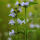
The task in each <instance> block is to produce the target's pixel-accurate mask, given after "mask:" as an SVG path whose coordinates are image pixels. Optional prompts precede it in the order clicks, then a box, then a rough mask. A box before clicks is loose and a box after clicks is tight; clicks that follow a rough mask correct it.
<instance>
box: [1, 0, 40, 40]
mask: <svg viewBox="0 0 40 40" xmlns="http://www.w3.org/2000/svg"><path fill="white" fill-rule="evenodd" d="M16 1H19V2H22V1H21V0H0V34H1V37H0V40H7V38H8V37H9V35H6V36H5V35H4V32H9V30H10V31H11V29H14V30H15V32H17V31H18V32H19V31H21V32H24V30H25V24H22V25H18V24H16V25H15V26H11V25H9V24H8V21H9V20H10V19H13V18H12V17H9V16H8V15H9V14H10V9H11V8H14V7H15V6H14V3H15V2H16ZM23 1H25V0H23ZM26 1H29V0H26ZM34 2H37V3H38V4H37V5H32V7H28V8H27V15H26V16H27V18H29V19H30V17H29V16H28V13H29V12H30V11H32V13H33V15H34V16H32V17H33V19H32V21H33V23H34V24H39V25H40V0H34ZM8 3H9V4H11V7H10V8H7V7H6V5H7V4H8ZM22 9H23V12H22V13H18V16H17V17H18V18H20V19H21V20H23V19H25V14H24V13H25V9H24V8H22ZM30 23H31V22H30ZM30 23H27V27H28V30H37V31H36V32H32V31H29V32H28V34H27V36H28V40H40V28H33V29H31V28H30V27H29V24H30ZM12 38H13V39H12V40H25V34H21V33H20V34H17V35H15V36H13V37H12Z"/></svg>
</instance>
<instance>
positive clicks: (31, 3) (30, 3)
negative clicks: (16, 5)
mask: <svg viewBox="0 0 40 40" xmlns="http://www.w3.org/2000/svg"><path fill="white" fill-rule="evenodd" d="M34 4H38V3H36V2H29V6H31V5H34Z"/></svg>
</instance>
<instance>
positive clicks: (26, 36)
mask: <svg viewBox="0 0 40 40" xmlns="http://www.w3.org/2000/svg"><path fill="white" fill-rule="evenodd" d="M25 40H27V26H26V6H25Z"/></svg>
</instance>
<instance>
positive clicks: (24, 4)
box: [8, 0, 39, 40]
mask: <svg viewBox="0 0 40 40" xmlns="http://www.w3.org/2000/svg"><path fill="white" fill-rule="evenodd" d="M35 4H37V3H35V2H34V1H33V0H30V1H29V2H26V0H25V1H24V2H21V3H19V2H18V1H17V2H16V3H15V6H16V7H15V8H14V9H13V8H11V10H10V14H9V15H8V16H11V17H12V18H13V19H15V20H13V19H10V20H9V23H8V24H11V25H13V26H15V25H16V26H17V25H22V24H23V23H24V24H25V28H26V29H25V30H24V32H21V31H19V32H18V29H17V32H15V31H14V29H12V30H11V32H10V31H9V38H8V40H12V38H11V37H12V36H15V35H16V34H19V33H23V34H24V35H25V40H27V31H28V27H27V24H28V23H29V22H30V20H29V19H28V18H27V19H26V15H27V12H26V11H27V8H28V7H30V6H31V5H35ZM8 7H10V4H8ZM21 7H23V8H25V13H24V14H25V19H24V20H21V19H20V18H17V15H18V13H20V12H22V8H21ZM30 16H32V12H30V13H29V17H30ZM26 22H27V23H26ZM34 26H37V27H39V25H34V24H30V27H31V28H33V27H34ZM17 28H18V27H17ZM17 40H18V39H17Z"/></svg>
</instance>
